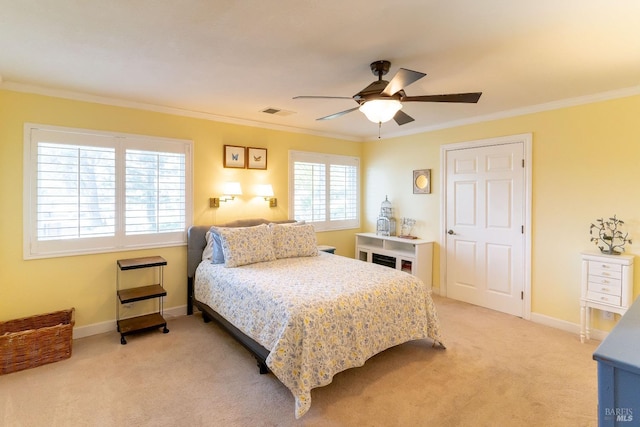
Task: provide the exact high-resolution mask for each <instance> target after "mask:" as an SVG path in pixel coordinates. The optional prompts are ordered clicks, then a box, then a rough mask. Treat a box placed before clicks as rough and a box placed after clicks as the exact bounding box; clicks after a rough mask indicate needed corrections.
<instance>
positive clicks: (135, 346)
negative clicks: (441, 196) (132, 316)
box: [0, 296, 599, 427]
mask: <svg viewBox="0 0 640 427" xmlns="http://www.w3.org/2000/svg"><path fill="white" fill-rule="evenodd" d="M434 300H435V303H436V307H437V308H438V314H439V316H440V321H441V324H442V331H443V333H444V340H445V344H446V346H447V349H446V350H442V349H439V348H432V346H431V344H432V343H431V342H430V341H426V340H425V341H414V342H411V343H407V344H404V345H401V346H397V347H394V348H391V349H389V350H387V351H385V352H383V353H381V354H379V355H377V356H374V357H373V358H371V359H369V360H368V361H367V363H366V364H365V365H364V366H363V367H361V368H354V369H350V370H347V371H346V372H342V373H340V374H338V375H336V376H335V377H334V379H333V382H332V383H331V384H329V385H328V386H325V387H321V388H317V389H314V390H313V391H312V394H311V397H312V405H311V409H310V411H309V412H308V413H307V414H306V415H305V416H304V417H302V418H301V419H300V420H296V419H295V417H294V400H293V397H292V395H291V393H290V392H289V391H288V390H287V389H286V388H285V387H284V386H283V385H282V384H281V383H280V382H279V381H278V380H277V379H276V378H275V377H274V376H273V375H271V374H269V375H260V374H259V373H258V368H257V366H256V363H255V360H254V359H253V358H252V356H251V355H250V354H249V353H248V352H247V351H246V350H245V349H244V348H243V347H241V346H240V345H239V344H237V343H236V342H235V341H234V340H233V339H231V338H230V337H229V336H228V335H227V334H226V332H224V331H223V330H222V329H221V328H220V327H219V326H218V325H216V324H215V323H213V322H212V323H208V324H205V323H203V322H202V318H201V316H199V315H194V316H184V317H177V318H171V319H169V320H168V323H169V324H168V327H169V329H170V330H171V332H170V333H168V334H162V333H161V332H159V331H152V332H149V333H143V334H138V335H132V336H130V337H128V344H127V345H120V338H119V334H117V333H116V332H112V333H107V334H102V335H96V336H92V337H88V338H82V339H79V340H75V341H74V343H73V356H72V357H71V358H70V359H68V360H65V361H61V362H57V363H53V364H49V365H44V366H40V367H38V368H34V369H30V370H26V371H21V372H15V373H12V374H7V375H3V376H0V425H3V426H11V427H14V426H15V427H19V426H24V427H31V426H65V427H66V426H186V425H189V426H509V427H511V426H562V427H565V426H595V425H597V378H596V372H597V369H596V363H595V362H594V361H593V359H592V353H593V352H594V350H595V349H596V347H597V345H598V344H599V342H597V341H593V340H592V341H589V342H587V343H585V344H581V343H580V340H579V338H578V336H577V335H573V334H569V333H567V332H564V331H560V330H557V329H553V328H550V327H546V326H543V325H539V324H535V323H533V322H530V321H526V320H522V319H519V318H516V317H513V316H509V315H506V314H502V313H498V312H495V311H492V310H488V309H484V308H480V307H476V306H472V305H468V304H464V303H461V302H457V301H454V300H450V299H446V298H441V297H438V296H434Z"/></svg>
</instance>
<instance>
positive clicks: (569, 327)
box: [531, 313, 609, 341]
mask: <svg viewBox="0 0 640 427" xmlns="http://www.w3.org/2000/svg"><path fill="white" fill-rule="evenodd" d="M531 321H532V322H535V323H539V324H541V325H545V326H551V327H552V328H556V329H561V330H563V331H566V332H570V333H572V334H575V335H576V337H577V338H578V339H580V325H579V324H578V323H571V322H567V321H566V320H560V319H556V318H555V317H549V316H545V315H544V314H538V313H531ZM607 335H609V333H608V332H605V331H602V330H600V329H592V330H591V333H590V336H591V339H594V340H598V341H602V340H604V339H605V338H606V337H607Z"/></svg>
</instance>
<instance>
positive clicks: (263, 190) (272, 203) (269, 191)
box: [256, 184, 278, 208]
mask: <svg viewBox="0 0 640 427" xmlns="http://www.w3.org/2000/svg"><path fill="white" fill-rule="evenodd" d="M256 195H257V196H259V197H264V200H268V201H269V207H270V208H275V207H277V206H278V199H276V198H275V197H273V187H272V186H271V184H262V185H258V186H256Z"/></svg>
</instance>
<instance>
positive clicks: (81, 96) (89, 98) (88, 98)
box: [0, 78, 362, 142]
mask: <svg viewBox="0 0 640 427" xmlns="http://www.w3.org/2000/svg"><path fill="white" fill-rule="evenodd" d="M0 89H6V90H10V91H13V92H23V93H32V94H36V95H43V96H50V97H54V98H63V99H70V100H73V101H82V102H90V103H95V104H103V105H110V106H114V107H123V108H133V109H137V110H145V111H153V112H156V113H164V114H171V115H175V116H183V117H191V118H196V119H203V120H209V121H214V122H221V123H229V124H234V125H240V126H250V127H258V128H261V129H269V130H276V131H283V132H292V133H301V134H306V135H314V136H321V137H326V138H336V139H342V140H347V141H356V142H362V138H357V137H354V136H351V135H343V134H335V133H329V132H319V131H314V130H310V129H303V128H297V127H293V126H283V125H275V124H272V123H265V122H259V121H254V120H246V119H239V118H236V117H227V116H220V115H217V114H211V113H205V112H201V111H192V110H185V109H182V108H176V107H169V106H165V105H156V104H148V103H144V102H136V101H129V100H125V99H119V98H110V97H106V96H99V95H91V94H87V93H81V92H73V91H68V90H62V89H53V88H47V87H44V86H37V85H29V84H24V83H16V82H8V81H2V79H1V78H0Z"/></svg>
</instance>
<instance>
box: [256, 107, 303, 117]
mask: <svg viewBox="0 0 640 427" xmlns="http://www.w3.org/2000/svg"><path fill="white" fill-rule="evenodd" d="M262 112H263V113H267V114H273V115H274V116H290V115H292V114H295V111H287V110H281V109H279V108H273V107H268V108H265V109H264V110H262Z"/></svg>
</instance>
